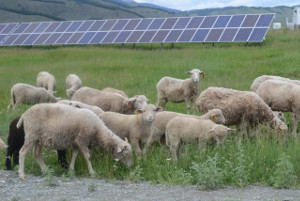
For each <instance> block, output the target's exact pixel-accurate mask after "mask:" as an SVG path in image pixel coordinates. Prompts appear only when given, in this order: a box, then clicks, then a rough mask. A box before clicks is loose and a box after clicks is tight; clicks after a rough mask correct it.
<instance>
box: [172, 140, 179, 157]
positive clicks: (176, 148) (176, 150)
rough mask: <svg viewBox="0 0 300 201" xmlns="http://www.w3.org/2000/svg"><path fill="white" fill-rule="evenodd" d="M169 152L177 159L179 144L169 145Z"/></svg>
mask: <svg viewBox="0 0 300 201" xmlns="http://www.w3.org/2000/svg"><path fill="white" fill-rule="evenodd" d="M170 152H171V156H172V158H173V159H174V160H175V161H177V160H178V158H179V153H178V152H179V144H175V145H171V146H170Z"/></svg>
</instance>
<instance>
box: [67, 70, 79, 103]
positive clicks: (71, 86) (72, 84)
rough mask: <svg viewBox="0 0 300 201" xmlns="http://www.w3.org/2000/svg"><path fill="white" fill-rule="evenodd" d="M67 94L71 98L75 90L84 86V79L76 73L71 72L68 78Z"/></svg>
mask: <svg viewBox="0 0 300 201" xmlns="http://www.w3.org/2000/svg"><path fill="white" fill-rule="evenodd" d="M66 86H67V90H66V95H67V96H68V97H69V98H72V96H73V95H74V93H75V91H76V90H78V89H79V88H80V87H82V81H81V79H80V78H79V77H78V76H77V75H75V74H69V75H68V76H67V78H66Z"/></svg>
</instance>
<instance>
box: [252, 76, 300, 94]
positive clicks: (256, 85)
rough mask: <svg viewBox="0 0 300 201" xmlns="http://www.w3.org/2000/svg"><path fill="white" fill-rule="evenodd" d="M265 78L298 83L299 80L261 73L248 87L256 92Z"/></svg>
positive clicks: (299, 82) (299, 83)
mask: <svg viewBox="0 0 300 201" xmlns="http://www.w3.org/2000/svg"><path fill="white" fill-rule="evenodd" d="M266 80H281V81H286V82H291V83H294V84H297V85H300V81H299V80H291V79H289V78H285V77H280V76H274V75H262V76H259V77H257V78H256V79H255V80H254V81H253V83H252V85H251V87H250V90H251V91H254V92H256V90H257V89H258V88H259V86H260V85H261V84H262V83H263V82H264V81H266Z"/></svg>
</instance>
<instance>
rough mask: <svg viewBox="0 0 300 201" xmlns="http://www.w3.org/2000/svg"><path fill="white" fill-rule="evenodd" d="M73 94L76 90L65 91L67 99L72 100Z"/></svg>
mask: <svg viewBox="0 0 300 201" xmlns="http://www.w3.org/2000/svg"><path fill="white" fill-rule="evenodd" d="M75 92H76V90H73V89H67V90H66V95H67V96H68V97H69V98H72V97H73V95H74V93H75Z"/></svg>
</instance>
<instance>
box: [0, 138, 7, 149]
mask: <svg viewBox="0 0 300 201" xmlns="http://www.w3.org/2000/svg"><path fill="white" fill-rule="evenodd" d="M6 148H7V145H6V144H5V142H3V140H1V138H0V149H6Z"/></svg>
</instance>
